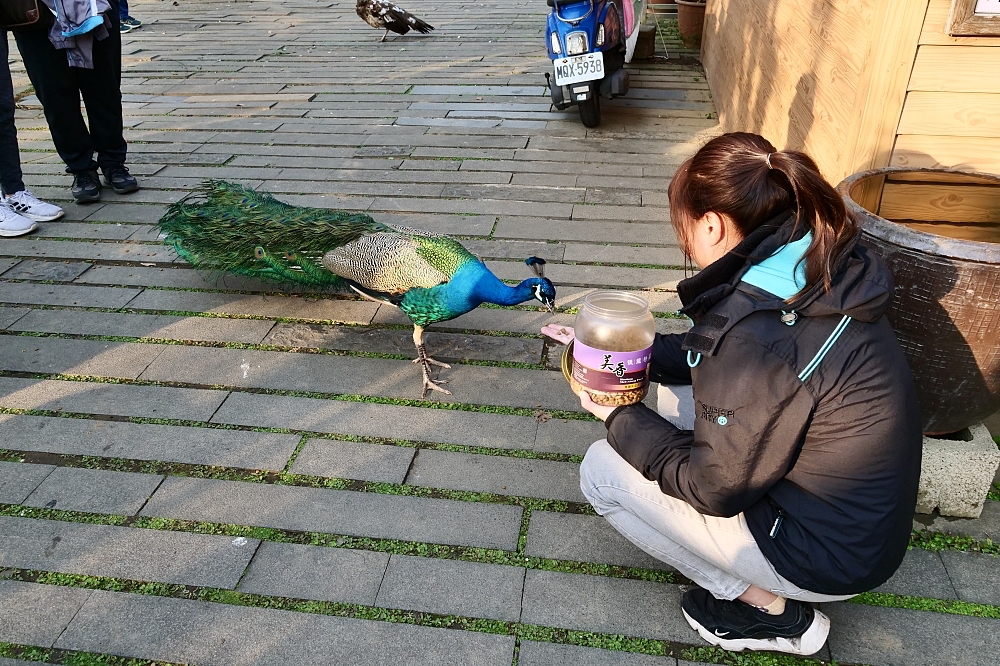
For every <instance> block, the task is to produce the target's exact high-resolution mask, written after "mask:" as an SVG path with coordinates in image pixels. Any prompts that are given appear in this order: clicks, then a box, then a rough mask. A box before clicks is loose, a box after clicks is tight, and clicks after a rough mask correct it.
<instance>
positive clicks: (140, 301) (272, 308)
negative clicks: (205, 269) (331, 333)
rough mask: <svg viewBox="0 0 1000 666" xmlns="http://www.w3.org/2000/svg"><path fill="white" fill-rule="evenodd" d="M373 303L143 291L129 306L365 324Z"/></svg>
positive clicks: (143, 308)
mask: <svg viewBox="0 0 1000 666" xmlns="http://www.w3.org/2000/svg"><path fill="white" fill-rule="evenodd" d="M378 307H379V306H378V304H377V303H367V302H362V301H348V300H344V299H328V298H323V299H307V298H303V297H300V296H250V295H246V294H219V293H207V292H190V291H161V290H147V291H144V292H142V293H141V294H139V296H138V297H136V298H135V300H133V301H132V302H130V303H129V308H132V309H136V310H167V311H174V312H214V313H219V314H231V315H252V316H255V317H288V318H294V319H315V320H320V321H335V322H339V323H345V324H367V323H369V322H371V320H372V317H374V316H375V311H376V310H378Z"/></svg>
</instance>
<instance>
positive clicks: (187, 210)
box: [158, 180, 387, 286]
mask: <svg viewBox="0 0 1000 666" xmlns="http://www.w3.org/2000/svg"><path fill="white" fill-rule="evenodd" d="M158 225H159V227H160V230H161V231H162V233H163V234H164V235H165V238H166V242H167V243H168V244H170V245H172V246H173V247H174V249H175V250H176V251H177V254H178V255H179V256H180V257H181V258H183V259H184V260H186V261H187V262H188V263H190V264H193V265H194V266H197V267H199V268H207V269H212V270H218V271H229V272H232V273H237V274H240V275H248V276H252V277H257V278H262V279H269V280H279V281H288V280H290V281H293V282H300V283H304V284H310V285H316V286H325V285H336V284H340V283H341V282H342V281H341V279H340V278H339V277H338V276H337V275H333V274H330V273H329V272H327V271H325V270H323V263H322V257H323V255H324V254H325V253H327V252H329V251H330V250H331V249H334V248H337V247H339V246H343V245H346V244H349V243H351V242H354V241H356V240H357V239H358V238H360V237H362V236H364V235H365V234H371V233H377V232H378V231H381V230H387V227H386V226H385V225H383V224H381V223H379V222H376V221H375V220H373V219H372V218H371V217H369V216H368V215H364V214H359V213H350V212H347V211H337V210H330V209H325V208H309V207H305V206H292V205H290V204H286V203H284V202H282V201H278V200H277V199H275V198H274V197H272V196H271V195H269V194H265V193H260V192H254V191H253V190H251V189H249V188H246V187H244V186H242V185H238V184H235V183H229V182H226V181H223V180H211V181H208V182H206V183H204V184H203V185H202V186H201V187H200V188H198V189H197V190H196V191H195V192H193V193H192V195H190V196H188V197H186V198H185V199H184V200H182V201H180V202H177V203H175V204H173V205H171V206H170V208H168V209H167V212H166V214H165V215H164V216H163V217H162V218H161V219H160V221H159V223H158Z"/></svg>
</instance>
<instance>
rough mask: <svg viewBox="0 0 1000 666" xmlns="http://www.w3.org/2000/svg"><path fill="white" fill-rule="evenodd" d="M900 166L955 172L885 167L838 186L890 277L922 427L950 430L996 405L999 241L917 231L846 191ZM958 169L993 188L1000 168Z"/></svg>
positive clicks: (999, 395) (892, 314)
mask: <svg viewBox="0 0 1000 666" xmlns="http://www.w3.org/2000/svg"><path fill="white" fill-rule="evenodd" d="M906 172H909V173H914V172H920V173H927V174H929V175H934V174H951V177H952V178H954V176H955V174H956V173H960V172H956V171H953V170H949V169H908V168H904V167H887V168H884V169H874V170H871V171H863V172H861V173H857V174H854V175H852V176H849V177H847V178H846V179H844V181H843V182H841V183H840V185H838V186H837V190H838V192H840V194H841V195H842V196H843V197H844V200H845V202H846V203H847V206H848V208H849V209H850V210H851V211H853V212H854V213H856V214H858V215H860V217H861V219H862V220H863V221H864V236H863V242H864V243H865V244H866V245H867V246H868V247H870V248H871V249H873V250H874V251H875V252H877V253H878V254H879V255H881V256H882V257H883V258H884V259H885V260H886V262H887V263H888V265H889V269H890V270H891V271H892V274H893V277H894V278H895V282H896V290H895V293H894V295H893V301H892V306H891V308H890V310H889V314H888V316H889V321H890V322H891V323H892V326H893V329H894V330H895V331H896V337H897V338H899V342H900V344H901V345H902V347H903V351H904V353H905V354H906V358H907V360H908V361H909V363H910V369H911V370H912V371H913V376H914V379H915V380H916V385H917V393H918V397H919V399H920V412H921V417H922V419H923V429H924V432H925V433H927V434H945V433H952V432H956V431H959V430H962V429H963V428H966V427H968V426H970V425H972V424H974V423H978V422H980V421H982V420H983V419H984V418H986V417H987V416H989V415H990V414H993V413H994V412H996V411H997V410H998V409H1000V243H995V242H978V241H970V240H960V239H957V238H950V237H947V236H941V235H937V234H934V233H928V232H926V231H917V230H916V229H912V228H910V227H908V226H905V225H903V224H899V223H896V222H893V221H891V220H887V219H885V218H883V217H880V216H878V215H876V214H874V213H872V212H870V211H868V210H866V209H865V208H862V207H861V206H860V205H858V204H857V203H856V202H855V201H854V200H853V199H852V198H851V191H852V189H855V188H856V186H858V185H860V184H861V183H862V181H864V180H866V179H868V178H878V177H882V176H892V175H894V174H902V173H906ZM960 175H961V176H966V177H974V178H975V179H976V184H977V185H981V186H986V187H987V188H993V187H995V188H997V192H998V194H1000V176H995V175H991V174H984V173H971V172H964V173H960ZM947 178H949V177H948V176H945V177H942V178H941V180H942V181H943V180H946V179H947ZM941 217H946V216H945V215H942V216H941ZM957 221H959V220H947V219H942V220H940V222H941V223H949V222H957ZM933 224H934V223H933V222H931V223H924V224H921V225H920V226H921V227H922V228H924V229H927V228H933Z"/></svg>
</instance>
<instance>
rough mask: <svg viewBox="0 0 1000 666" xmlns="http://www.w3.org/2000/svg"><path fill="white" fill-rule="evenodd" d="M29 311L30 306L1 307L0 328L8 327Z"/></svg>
mask: <svg viewBox="0 0 1000 666" xmlns="http://www.w3.org/2000/svg"><path fill="white" fill-rule="evenodd" d="M29 312H31V309H30V308H5V307H0V328H7V327H8V326H10V325H11V324H13V323H14V322H16V321H17V320H18V319H20V318H21V317H23V316H24V315H26V314H28V313H29Z"/></svg>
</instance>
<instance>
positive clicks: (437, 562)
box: [375, 555, 525, 622]
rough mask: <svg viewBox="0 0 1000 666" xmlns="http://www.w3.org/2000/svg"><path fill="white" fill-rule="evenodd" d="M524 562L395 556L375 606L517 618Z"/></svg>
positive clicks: (444, 613) (514, 620)
mask: <svg viewBox="0 0 1000 666" xmlns="http://www.w3.org/2000/svg"><path fill="white" fill-rule="evenodd" d="M524 572H525V570H524V569H522V568H520V567H511V566H502V565H498V564H484V563H481V562H463V561H460V560H444V559H434V558H427V557H410V556H406V555H392V557H390V558H389V566H388V567H387V568H386V570H385V577H384V578H383V579H382V585H381V587H380V588H379V591H378V598H377V599H376V600H375V605H377V606H381V607H385V608H401V609H405V610H415V611H422V612H426V613H440V614H442V615H464V616H467V617H484V618H489V619H495V620H506V621H508V622H517V620H518V618H519V617H520V615H521V592H522V588H523V586H524Z"/></svg>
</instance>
